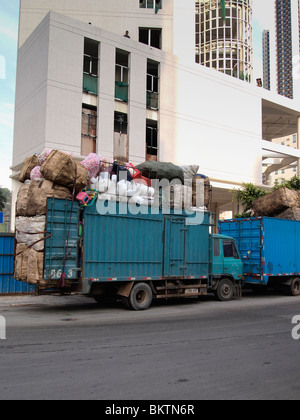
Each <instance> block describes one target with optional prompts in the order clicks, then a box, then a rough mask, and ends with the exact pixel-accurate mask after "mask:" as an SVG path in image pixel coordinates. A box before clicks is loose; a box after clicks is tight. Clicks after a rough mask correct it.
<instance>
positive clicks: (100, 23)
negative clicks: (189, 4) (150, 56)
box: [19, 0, 190, 53]
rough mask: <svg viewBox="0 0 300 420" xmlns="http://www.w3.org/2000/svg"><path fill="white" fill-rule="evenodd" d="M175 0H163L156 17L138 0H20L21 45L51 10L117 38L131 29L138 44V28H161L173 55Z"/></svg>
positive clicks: (164, 43)
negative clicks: (115, 35) (140, 5)
mask: <svg viewBox="0 0 300 420" xmlns="http://www.w3.org/2000/svg"><path fill="white" fill-rule="evenodd" d="M173 1H174V0H163V9H161V10H159V12H158V13H157V14H155V11H154V9H141V8H140V7H139V0H76V1H74V0H64V1H63V2H62V0H21V8H20V29H19V46H21V45H22V44H23V43H24V41H25V40H26V39H27V38H28V37H29V36H30V34H31V33H32V31H33V30H34V29H35V28H36V27H37V25H38V24H39V23H40V22H41V21H42V20H43V18H44V17H45V16H46V15H47V13H48V12H49V11H50V10H52V11H54V12H58V13H61V14H64V15H67V16H70V17H72V18H74V19H76V20H79V21H82V22H84V23H89V22H90V23H91V24H92V25H93V26H97V27H98V28H102V29H105V30H107V31H110V32H114V33H117V34H118V35H124V34H125V31H126V30H128V31H129V33H130V37H131V39H133V40H135V41H138V36H139V27H154V28H155V27H158V28H162V30H163V46H162V47H163V50H164V51H167V52H170V53H172V49H173V43H172V42H173ZM185 1H187V0H185ZM188 1H190V0H188Z"/></svg>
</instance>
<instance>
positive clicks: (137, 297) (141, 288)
mask: <svg viewBox="0 0 300 420" xmlns="http://www.w3.org/2000/svg"><path fill="white" fill-rule="evenodd" d="M152 299H153V293H152V290H151V287H150V286H149V285H148V284H147V283H137V284H135V285H134V286H133V288H132V290H131V293H130V296H129V299H128V303H129V305H130V307H131V308H132V309H134V310H135V311H145V310H146V309H148V308H149V307H150V305H151V303H152Z"/></svg>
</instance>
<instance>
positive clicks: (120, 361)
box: [0, 294, 300, 401]
mask: <svg viewBox="0 0 300 420" xmlns="http://www.w3.org/2000/svg"><path fill="white" fill-rule="evenodd" d="M295 315H300V298H292V297H286V296H281V295H276V294H270V295H267V296H254V295H252V294H246V296H245V297H244V298H243V299H242V300H234V301H232V302H229V303H221V302H216V301H215V300H214V298H213V297H207V298H202V299H201V300H200V301H190V302H183V303H179V304H177V303H174V302H173V303H171V304H170V303H159V304H154V306H152V307H151V308H150V309H149V310H148V311H145V312H134V311H130V310H128V309H126V308H123V306H121V305H120V304H118V303H117V304H114V305H110V306H105V307H101V306H99V305H97V304H95V303H94V301H93V300H89V299H87V298H82V297H77V296H73V297H59V296H51V297H45V296H44V297H34V296H33V297H32V296H27V297H0V316H4V317H5V319H6V340H0V361H1V362H0V399H1V400H7V399H8V400H19V399H22V400H42V399H43V400H44V399H46V400H60V399H63V400H66V399H68V400H95V399H100V400H110V401H112V400H170V401H175V400H185V401H191V400H203V399H209V400H220V399H225V400H239V399H243V400H244V399H251V400H260V399H269V400H278V399H284V400H292V399H295V400H298V399H299V395H300V366H299V354H300V340H294V339H293V338H292V329H293V328H294V325H292V318H293V317H294V316H295Z"/></svg>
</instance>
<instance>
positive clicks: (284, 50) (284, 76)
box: [275, 0, 294, 99]
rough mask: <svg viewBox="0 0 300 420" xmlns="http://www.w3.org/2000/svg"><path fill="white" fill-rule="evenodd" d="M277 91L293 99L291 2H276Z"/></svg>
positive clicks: (287, 0) (278, 0)
mask: <svg viewBox="0 0 300 420" xmlns="http://www.w3.org/2000/svg"><path fill="white" fill-rule="evenodd" d="M275 13H276V53H277V91H278V93H279V94H280V95H282V96H286V97H287V98H290V99H293V97H294V94H293V42H292V8H291V0H276V1H275Z"/></svg>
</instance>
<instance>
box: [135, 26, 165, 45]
mask: <svg viewBox="0 0 300 420" xmlns="http://www.w3.org/2000/svg"><path fill="white" fill-rule="evenodd" d="M161 33H162V31H161V28H140V29H139V42H141V43H142V44H146V45H149V46H150V47H154V48H158V49H161Z"/></svg>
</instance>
